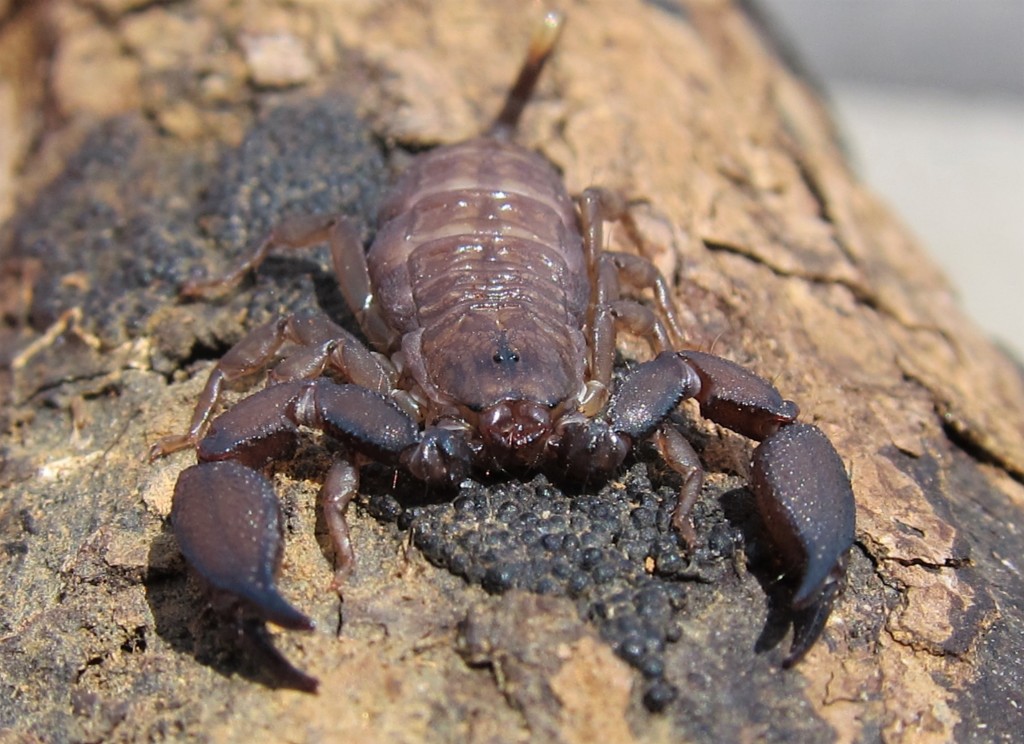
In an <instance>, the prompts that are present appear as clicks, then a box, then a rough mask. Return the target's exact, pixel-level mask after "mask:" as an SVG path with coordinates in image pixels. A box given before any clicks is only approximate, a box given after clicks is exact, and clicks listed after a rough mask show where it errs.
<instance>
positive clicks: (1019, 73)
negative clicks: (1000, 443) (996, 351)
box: [758, 0, 1024, 360]
mask: <svg viewBox="0 0 1024 744" xmlns="http://www.w3.org/2000/svg"><path fill="white" fill-rule="evenodd" d="M758 4H759V5H760V6H761V7H762V8H763V9H764V11H765V12H766V14H767V15H768V16H769V18H770V19H772V20H774V21H775V24H776V26H777V27H778V29H779V30H780V31H782V32H783V36H784V37H785V38H788V40H789V41H790V42H791V43H792V46H793V47H794V48H795V49H796V51H797V52H798V54H799V56H800V57H801V58H802V60H803V61H804V63H805V65H806V67H807V68H808V69H809V70H810V71H811V73H812V74H813V75H814V76H815V77H816V79H817V80H818V81H819V82H821V83H822V84H823V85H824V87H825V89H826V90H827V92H828V95H829V98H830V99H831V102H832V104H833V108H834V110H835V111H836V113H837V118H838V120H839V123H840V126H841V128H842V130H843V133H844V135H845V138H846V141H847V143H848V145H849V147H850V150H851V151H852V154H853V158H854V163H855V165H856V166H857V167H858V170H859V172H860V173H861V175H862V177H863V178H864V180H865V181H866V182H867V183H868V184H869V185H871V186H872V187H873V188H874V190H875V191H876V192H878V193H880V194H881V195H882V196H883V197H884V198H885V199H886V201H888V202H889V204H890V205H891V206H892V207H893V208H894V209H895V211H896V213H897V214H898V215H899V216H900V217H901V218H902V220H903V221H904V223H905V224H907V225H908V226H909V227H910V229H911V230H912V231H913V232H914V233H916V234H917V236H918V237H919V238H920V239H921V241H922V242H923V243H924V245H925V246H926V247H927V248H928V250H929V251H930V253H931V254H932V256H933V257H934V258H935V259H936V260H937V261H938V262H939V264H940V265H941V266H942V267H943V268H944V269H945V271H946V274H947V275H948V276H949V277H950V279H951V280H952V282H953V284H954V286H956V287H957V288H958V289H959V292H960V296H961V299H962V302H963V305H964V307H965V308H966V309H967V312H968V314H970V315H971V316H972V317H973V318H974V319H975V320H976V321H977V322H978V323H979V324H980V325H981V326H982V327H983V328H985V330H986V331H988V333H989V334H990V335H991V336H993V337H994V338H996V339H997V340H998V341H1000V342H1002V343H1003V344H1004V346H1006V347H1008V348H1010V349H1011V350H1012V351H1013V352H1014V353H1015V354H1016V356H1017V358H1018V359H1020V360H1024V0H758Z"/></svg>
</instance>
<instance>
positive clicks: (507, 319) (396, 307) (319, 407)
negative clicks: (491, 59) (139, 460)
mask: <svg viewBox="0 0 1024 744" xmlns="http://www.w3.org/2000/svg"><path fill="white" fill-rule="evenodd" d="M560 28H561V21H560V18H559V17H558V16H556V15H554V14H552V15H549V16H547V18H546V19H545V23H544V25H543V26H542V29H541V31H540V32H539V33H538V34H537V35H536V36H535V38H534V41H533V44H532V45H531V47H530V51H529V53H528V55H527V58H526V61H525V63H524V65H523V67H522V70H521V72H520V75H519V78H518V80H517V81H516V83H515V85H514V86H513V88H512V90H511V92H510V93H509V95H508V98H507V100H506V103H505V106H504V108H503V110H502V112H501V113H500V114H499V116H498V118H497V119H496V121H495V123H494V124H493V125H492V126H491V128H490V129H489V130H488V131H487V132H486V133H485V134H483V135H481V136H480V137H477V138H475V139H472V140H469V141H467V142H463V143H460V144H455V145H450V146H446V147H440V148H437V149H435V150H432V151H429V152H427V153H425V154H422V155H420V156H418V157H417V159H416V160H415V161H414V162H413V164H412V165H411V167H410V168H408V169H407V170H406V172H405V173H404V174H403V175H402V176H401V177H400V179H399V181H398V183H397V184H396V185H395V186H394V189H393V190H392V192H391V194H390V196H389V197H388V198H387V199H386V200H385V202H384V204H383V205H382V207H381V210H380V214H379V230H378V232H377V235H376V238H375V239H374V241H373V243H372V245H371V246H370V248H369V250H368V252H364V249H363V246H362V245H361V243H360V242H359V240H358V238H357V235H356V231H355V230H354V229H353V227H352V226H351V225H350V224H349V223H348V222H347V221H345V220H344V219H341V218H336V219H323V218H312V219H309V220H299V221H292V222H289V223H286V224H285V225H282V226H281V227H279V228H277V229H275V230H274V231H272V232H271V233H270V235H268V236H267V237H266V238H265V239H264V240H263V241H262V242H261V243H260V244H259V245H258V246H257V247H256V249H255V251H254V252H253V253H252V254H251V255H250V256H249V257H248V258H247V259H246V260H245V261H244V262H242V263H241V264H240V265H239V266H238V267H237V268H236V269H235V270H234V271H232V272H231V273H230V274H228V275H226V276H224V277H222V278H220V279H215V280H211V281H207V282H204V283H194V284H191V285H188V286H186V287H185V288H184V290H183V293H184V294H186V295H205V294H208V293H211V292H216V291H220V290H224V289H227V288H229V287H231V286H233V285H234V284H236V283H237V282H238V281H240V279H241V278H242V277H243V276H244V275H245V274H246V272H248V271H250V270H252V269H254V268H256V267H257V266H258V265H259V264H260V263H261V262H262V260H263V258H264V257H265V256H266V254H267V252H268V251H269V250H270V249H271V248H275V247H278V248H280V247H285V248H304V247H306V246H311V245H314V244H316V243H319V242H323V241H327V242H329V243H330V246H331V251H332V258H333V262H334V268H335V274H336V276H337V279H338V282H339V284H340V287H341V291H342V294H343V295H344V297H345V299H346V301H347V303H348V304H349V306H350V307H351V308H352V309H353V311H354V312H355V314H356V317H357V319H358V321H359V324H360V328H361V330H362V332H363V334H364V335H365V336H366V338H367V339H368V341H369V342H370V345H371V346H372V347H373V350H372V351H371V350H370V349H369V348H368V347H367V346H365V345H364V344H363V343H362V342H361V341H360V340H359V339H357V338H356V337H355V336H353V335H352V334H350V333H349V332H347V331H346V330H344V329H343V328H341V327H340V326H338V325H337V324H335V323H334V322H333V321H331V320H330V319H328V318H327V317H326V316H324V315H322V314H318V313H308V314H299V315H290V316H286V317H283V318H280V319H278V320H275V321H273V322H271V323H269V324H267V325H265V326H263V327H261V328H258V329H256V330H255V331H253V332H251V333H250V334H249V335H247V336H246V337H245V338H243V339H242V340H241V341H240V342H239V343H238V344H236V345H235V346H234V347H232V348H231V349H230V350H229V351H228V352H227V353H226V354H225V355H224V357H223V358H222V359H221V360H220V361H219V362H218V364H217V365H216V366H215V368H214V369H213V371H212V373H211V374H210V377H209V379H208V381H207V383H206V387H205V389H204V391H203V393H202V395H201V396H200V399H199V401H198V403H197V405H196V409H195V412H194V414H193V417H192V422H191V425H190V427H189V429H188V431H187V432H186V433H185V434H183V435H180V436H171V437H166V438H164V439H162V440H161V441H159V442H158V443H157V444H156V445H154V447H153V450H152V452H153V455H154V456H159V455H163V454H166V453H169V452H173V451H175V450H178V449H181V448H184V447H188V446H195V447H196V451H197V458H198V464H197V465H194V466H192V467H191V468H188V469H187V470H185V471H184V472H183V473H182V474H181V476H180V477H179V479H178V482H177V486H176V488H175V492H174V501H173V508H172V513H171V520H172V523H173V529H174V533H175V535H176V537H177V540H178V544H179V545H180V547H181V550H182V553H183V554H184V556H185V558H186V560H187V561H188V563H189V564H190V565H191V566H192V567H193V568H194V569H195V570H196V572H197V573H198V574H199V575H200V576H201V577H203V578H204V579H205V580H206V581H207V582H209V583H210V584H211V585H212V586H213V587H214V588H215V589H217V590H220V592H221V594H222V595H227V596H230V597H232V598H233V600H234V601H235V602H236V603H237V604H239V605H241V606H244V607H248V608H249V610H250V612H251V611H253V610H254V611H255V613H256V614H257V615H258V616H259V617H261V618H263V619H265V620H270V621H271V622H274V623H276V624H278V625H281V626H283V627H286V628H293V629H309V628H311V627H312V626H313V623H312V621H311V620H310V619H309V618H307V617H306V616H305V615H303V614H302V613H301V612H299V611H298V610H296V609H294V608H293V607H291V605H290V604H289V603H288V602H287V601H286V600H285V599H284V598H283V597H282V596H281V595H280V593H279V592H278V590H277V589H276V586H275V582H274V576H275V573H276V572H277V570H278V567H279V564H280V560H281V552H282V536H281V530H280V527H279V524H280V520H281V518H280V513H279V506H278V503H277V500H276V497H275V495H274V490H273V486H272V484H271V482H270V481H269V480H268V478H267V477H266V475H264V473H263V471H264V470H265V469H267V468H268V467H269V466H270V465H271V464H272V463H274V462H275V461H277V460H281V459H285V458H287V457H288V456H289V455H291V454H292V453H293V452H294V451H295V449H296V447H297V443H298V437H299V432H300V429H299V427H300V426H305V427H312V428H315V429H319V430H321V431H322V432H324V433H325V434H326V435H327V436H328V437H330V438H331V439H332V440H333V441H334V442H335V444H336V446H337V447H336V448H337V452H338V453H339V454H338V456H337V457H336V459H335V461H334V464H333V465H332V466H331V468H330V470H329V471H328V473H327V475H326V477H325V479H324V484H323V488H322V492H321V498H322V504H323V514H324V518H325V522H326V524H327V526H328V529H329V532H330V539H331V543H332V545H333V547H334V550H335V552H336V556H337V566H338V567H337V571H336V576H335V586H336V587H338V588H340V587H341V585H342V583H343V581H344V579H345V577H346V575H347V573H348V572H349V571H350V570H351V568H352V565H353V560H354V551H353V548H352V544H351V541H350V539H349V529H348V523H347V521H346V517H345V512H346V509H347V507H348V505H349V503H350V502H351V500H352V499H353V498H354V496H355V495H356V493H357V491H358V488H359V465H360V463H362V462H364V461H366V460H367V459H372V460H375V461H380V462H383V463H390V464H393V465H395V466H399V467H402V468H404V469H406V470H407V471H409V472H410V473H411V474H412V475H414V476H415V477H417V478H419V479H422V480H423V481H426V482H428V483H430V484H434V485H446V486H453V485H457V484H458V483H460V482H462V480H464V479H465V478H466V477H467V476H469V475H471V474H472V473H473V472H484V473H509V474H512V475H515V474H520V473H523V472H528V471H531V470H537V469H545V470H548V471H549V472H551V473H552V474H553V475H554V476H556V477H557V478H561V479H563V480H574V481H578V482H584V483H588V484H589V483H593V482H596V481H598V480H600V479H607V478H608V477H609V476H611V475H612V474H614V473H615V472H616V471H617V470H619V469H620V468H621V466H622V465H623V462H624V460H625V458H626V456H627V455H628V453H629V452H630V451H631V449H632V448H633V446H634V445H635V444H637V443H639V442H641V441H645V440H647V441H651V442H653V443H654V445H655V446H656V448H657V450H658V451H659V452H660V454H661V456H662V457H663V458H664V460H665V462H666V463H667V464H668V465H669V466H670V467H671V468H672V469H673V470H674V471H675V472H677V473H678V474H679V476H680V477H681V479H682V488H681V490H680V494H679V498H678V502H677V504H676V506H675V509H674V512H673V519H672V522H673V525H674V526H675V528H676V529H677V530H678V532H679V533H680V535H681V536H682V538H683V540H684V542H686V543H687V544H688V545H691V546H692V545H693V542H694V540H695V539H696V538H695V533H694V528H693V526H692V524H691V522H690V516H689V515H690V510H691V507H692V506H693V503H694V501H695V500H696V499H697V497H698V496H699V494H700V492H701V487H702V484H703V471H702V469H701V464H700V461H699V459H698V456H697V454H696V452H695V451H694V449H693V447H692V446H691V445H690V444H689V443H688V442H687V440H686V439H685V438H684V437H683V436H682V434H681V433H680V431H679V430H678V429H677V427H676V426H675V425H674V424H673V422H672V421H671V420H670V415H671V414H672V413H673V412H674V411H675V410H676V408H677V407H678V406H679V405H680V403H681V402H682V401H684V400H686V399H688V398H695V399H696V400H697V401H698V402H699V404H700V411H701V413H702V415H703V416H705V417H707V418H709V419H710V420H712V421H714V422H717V423H719V424H721V425H723V426H726V427H728V428H730V429H732V430H734V431H737V432H739V433H740V434H743V435H744V436H747V437H749V438H751V439H754V440H756V441H759V442H760V443H761V444H760V445H759V446H758V447H757V449H756V450H755V454H754V460H753V466H752V473H751V485H752V490H753V491H754V493H755V496H756V503H757V506H758V509H759V511H760V513H761V515H762V517H763V520H764V523H765V525H766V528H767V533H768V535H769V538H770V540H771V543H772V546H773V548H774V551H775V552H776V553H777V554H778V555H779V557H780V562H781V563H782V565H783V566H784V568H785V571H786V573H787V575H789V576H790V577H792V582H793V583H794V584H795V589H794V590H793V595H792V605H793V609H794V612H795V613H796V614H797V615H799V616H800V618H802V619H801V620H800V622H796V621H794V627H795V631H794V638H793V644H792V648H791V651H790V653H789V655H788V657H787V659H786V661H785V663H786V664H787V665H788V664H791V663H793V662H795V661H796V660H798V659H799V658H800V657H801V656H802V655H803V654H804V653H805V652H806V651H807V650H808V649H809V648H810V647H811V645H812V644H813V643H814V641H815V640H816V639H817V637H818V636H819V634H820V633H821V631H822V628H823V627H824V625H825V622H826V620H827V618H828V615H829V612H830V610H831V606H832V603H833V600H834V598H835V597H836V595H837V593H838V592H839V590H840V588H841V587H842V585H843V580H844V576H845V562H846V555H847V552H848V550H849V548H850V547H851V545H852V543H853V536H854V500H853V493H852V490H851V487H850V483H849V479H848V477H847V475H846V472H845V469H844V467H843V463H842V461H841V459H840V458H839V456H838V455H837V454H836V452H835V450H834V449H833V447H832V445H831V444H830V442H829V441H828V439H827V438H826V437H825V435H824V434H823V433H822V432H821V431H820V430H819V429H817V428H816V427H814V426H812V425H809V424H804V423H798V422H797V421H796V418H797V407H796V405H795V404H794V403H793V402H791V401H788V400H784V399H783V398H782V396H781V395H780V394H779V392H778V391H777V390H776V389H775V387H774V386H772V385H771V384H770V383H769V382H767V381H766V380H764V379H762V378H761V377H758V376H757V375H755V374H754V373H752V372H750V371H748V370H746V369H744V368H743V367H740V366H739V365H737V364H734V363H733V362H730V361H727V360H725V359H722V358H720V357H717V356H714V355H711V354H707V353H702V352H697V351H680V350H679V349H680V348H681V339H682V332H681V330H680V328H679V323H678V320H677V316H676V313H675V311H674V309H673V305H672V300H671V298H670V292H669V287H668V284H667V282H666V281H665V279H664V278H663V277H662V276H661V274H660V273H659V272H658V271H657V270H656V269H655V268H654V266H653V265H652V264H651V263H650V262H649V261H647V260H646V259H645V258H642V257H639V256H637V255H634V254H630V253H619V252H611V251H606V250H604V249H603V226H604V223H605V222H606V221H609V220H617V221H621V222H623V223H625V225H626V226H627V227H628V228H630V230H631V232H632V233H634V234H638V233H637V230H636V226H635V225H634V224H632V222H631V220H630V214H629V210H628V208H627V205H626V203H625V202H624V201H623V200H622V199H620V198H619V197H618V196H617V195H615V194H614V193H612V192H609V191H606V190H604V189H599V188H591V189H588V190H586V191H585V192H584V193H583V194H582V195H581V196H580V197H579V198H578V199H576V200H573V199H572V198H571V197H570V195H569V194H568V192H567V191H566V189H565V187H564V185H563V183H562V180H561V178H560V176H559V174H558V173H557V171H556V170H555V168H554V167H552V165H551V164H550V163H549V162H547V161H546V160H545V159H544V158H542V157H541V156H540V155H538V154H535V153H533V152H530V151H528V150H526V149H524V148H522V147H520V146H519V145H517V144H515V143H514V142H513V141H512V140H513V135H514V132H515V129H516V124H517V121H518V119H519V116H520V113H521V112H522V110H523V107H524V106H525V104H526V102H527V101H528V99H529V97H530V94H531V92H532V90H533V87H534V84H535V82H536V80H537V78H538V76H539V74H540V71H541V69H542V67H543V65H544V63H545V61H546V60H547V58H548V57H549V55H550V53H551V51H552V49H553V47H554V44H555V40H556V38H557V36H558V33H559V31H560ZM644 295H647V296H649V297H652V298H653V301H652V302H645V301H642V300H641V299H639V298H642V297H643V296H644ZM620 330H626V331H629V332H630V333H633V334H635V335H641V336H645V337H647V338H649V339H650V341H651V346H652V348H653V350H654V352H655V356H654V358H653V359H652V360H651V361H648V362H644V363H640V364H636V365H634V366H632V367H631V368H630V369H628V370H626V371H623V372H622V373H621V374H620V375H619V377H618V378H617V380H616V381H615V383H614V384H613V378H612V372H613V363H614V356H615V345H616V334H617V332H619V331H620ZM282 351H284V352H286V353H284V354H283V355H282V353H281V352H282ZM271 366H273V368H272V369H271V371H270V374H269V382H268V385H267V387H266V388H264V389H263V390H260V391H259V392H256V393H254V394H252V395H250V396H249V397H248V398H245V399H243V400H242V401H240V402H239V403H238V404H236V405H235V406H233V407H231V408H230V409H228V410H227V411H226V412H224V413H222V414H221V415H219V416H217V417H216V418H214V417H213V412H214V409H215V407H216V404H217V401H218V399H219V397H220V393H221V389H222V387H223V386H224V385H225V383H228V382H231V381H233V380H236V379H238V378H241V377H243V376H246V375H248V374H250V373H253V372H257V371H260V370H263V369H266V368H268V367H271ZM326 373H330V375H329V376H326ZM336 380H343V381H344V382H337V381H336ZM245 627H246V628H247V629H248V631H247V632H249V633H250V635H252V636H253V637H254V638H256V640H257V641H259V642H260V644H262V646H263V648H264V650H266V649H267V643H268V642H267V641H266V634H265V630H264V628H263V626H262V623H258V624H257V625H256V626H253V625H252V624H249V625H246V626H245ZM254 628H255V629H254ZM268 653H270V657H269V658H270V659H271V660H272V663H273V664H274V665H275V666H276V667H277V668H278V670H279V671H280V670H284V672H285V676H286V680H285V682H286V683H287V684H291V685H293V686H296V687H299V688H302V689H306V690H313V689H315V688H316V684H317V683H316V680H315V679H313V678H312V677H309V676H308V675H306V674H304V673H303V672H300V671H298V670H297V669H295V668H294V667H292V666H291V665H289V664H288V663H287V662H286V661H285V660H284V659H283V657H281V656H280V655H278V654H277V652H276V651H273V650H272V649H271V650H270V651H269V652H268Z"/></svg>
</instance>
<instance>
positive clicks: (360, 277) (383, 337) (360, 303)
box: [329, 219, 398, 352]
mask: <svg viewBox="0 0 1024 744" xmlns="http://www.w3.org/2000/svg"><path fill="white" fill-rule="evenodd" d="M329 239H330V243H331V260H332V261H333V263H334V276H335V277H336V278H337V280H338V287H339V288H340V289H341V295H342V297H344V298H345V304H347V305H348V307H349V309H350V310H351V311H352V312H353V313H354V314H355V316H356V320H357V321H358V322H359V327H360V328H361V329H362V331H363V333H364V334H366V337H367V338H368V339H369V340H370V343H371V344H372V345H373V346H374V348H375V349H377V350H378V351H381V352H388V351H391V350H392V349H393V348H394V346H395V344H397V342H398V334H396V333H395V331H394V330H393V329H392V328H391V326H389V325H388V323H387V321H386V320H385V319H384V316H383V314H382V313H381V310H380V305H379V303H378V302H377V296H376V295H375V294H374V293H373V285H372V283H371V282H370V271H369V268H368V267H367V264H366V249H365V247H364V246H363V241H362V240H360V239H359V234H358V233H357V232H356V230H355V228H353V227H352V224H351V223H350V222H349V221H348V220H345V219H339V220H338V221H337V223H336V224H335V225H334V226H333V228H332V229H331V231H330V235H329Z"/></svg>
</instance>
